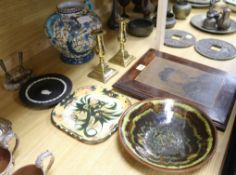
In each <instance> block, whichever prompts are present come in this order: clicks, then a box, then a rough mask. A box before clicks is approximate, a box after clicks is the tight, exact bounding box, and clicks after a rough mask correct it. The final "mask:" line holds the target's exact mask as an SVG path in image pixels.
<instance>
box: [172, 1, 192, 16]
mask: <svg viewBox="0 0 236 175" xmlns="http://www.w3.org/2000/svg"><path fill="white" fill-rule="evenodd" d="M191 9H192V6H191V5H190V4H189V3H188V2H187V1H185V0H179V1H177V2H176V3H175V4H174V6H173V12H174V14H175V17H176V19H185V18H186V17H187V16H188V15H189V14H190V12H191Z"/></svg>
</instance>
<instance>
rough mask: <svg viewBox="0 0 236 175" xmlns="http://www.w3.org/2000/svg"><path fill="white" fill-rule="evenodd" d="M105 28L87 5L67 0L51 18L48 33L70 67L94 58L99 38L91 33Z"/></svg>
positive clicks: (46, 25) (48, 23)
mask: <svg viewBox="0 0 236 175" xmlns="http://www.w3.org/2000/svg"><path fill="white" fill-rule="evenodd" d="M101 26H102V24H101V21H100V19H99V17H98V16H97V15H96V14H95V13H94V12H93V11H90V10H89V8H88V6H86V5H85V4H83V3H80V2H78V1H68V2H63V3H60V4H59V5H58V6H57V12H56V13H53V14H52V15H50V16H49V17H48V19H47V21H46V24H45V31H46V34H47V36H48V38H49V39H50V41H51V44H52V45H53V46H54V47H55V48H57V49H58V50H59V51H60V53H61V59H62V61H63V62H65V63H68V64H83V63H85V62H88V61H89V60H91V59H92V58H93V56H94V52H93V48H94V47H95V45H96V36H95V35H93V34H92V31H95V30H98V29H100V28H101Z"/></svg>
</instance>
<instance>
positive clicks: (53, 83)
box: [19, 73, 72, 108]
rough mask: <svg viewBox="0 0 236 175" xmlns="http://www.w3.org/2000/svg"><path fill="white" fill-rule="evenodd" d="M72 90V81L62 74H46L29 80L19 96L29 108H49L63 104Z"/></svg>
mask: <svg viewBox="0 0 236 175" xmlns="http://www.w3.org/2000/svg"><path fill="white" fill-rule="evenodd" d="M71 89H72V82H71V80H70V79H69V78H68V77H66V76H64V75H61V74H55V73H54V74H45V75H40V76H37V77H33V78H31V79H29V80H28V81H27V82H26V83H25V84H23V85H22V87H21V89H20V91H19V96H20V99H21V101H22V102H23V103H24V104H26V105H27V106H29V107H35V108H49V107H52V106H54V105H56V104H57V103H59V102H61V101H62V100H63V99H64V98H65V97H66V96H67V95H69V94H70V92H71Z"/></svg>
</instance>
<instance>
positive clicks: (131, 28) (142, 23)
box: [127, 18, 153, 37]
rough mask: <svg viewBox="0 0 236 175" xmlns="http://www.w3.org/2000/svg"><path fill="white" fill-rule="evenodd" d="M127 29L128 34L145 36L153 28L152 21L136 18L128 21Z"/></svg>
mask: <svg viewBox="0 0 236 175" xmlns="http://www.w3.org/2000/svg"><path fill="white" fill-rule="evenodd" d="M127 30H128V33H129V34H130V35H133V36H137V37H147V36H149V35H150V34H151V32H152V30H153V23H152V21H151V20H149V19H145V18H136V19H133V20H130V21H129V23H128V26H127Z"/></svg>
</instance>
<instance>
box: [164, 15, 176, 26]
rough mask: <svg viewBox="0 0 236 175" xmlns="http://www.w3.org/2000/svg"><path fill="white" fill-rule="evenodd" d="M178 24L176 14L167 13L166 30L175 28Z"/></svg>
mask: <svg viewBox="0 0 236 175" xmlns="http://www.w3.org/2000/svg"><path fill="white" fill-rule="evenodd" d="M175 24H176V19H175V15H174V13H171V12H167V16H166V28H167V29H170V28H173V27H174V26H175Z"/></svg>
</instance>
